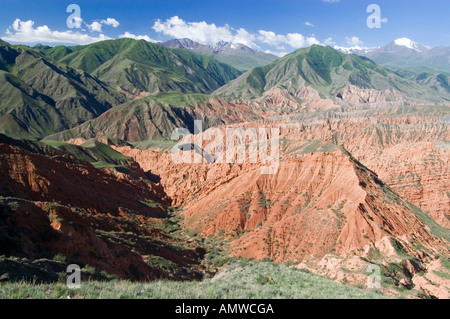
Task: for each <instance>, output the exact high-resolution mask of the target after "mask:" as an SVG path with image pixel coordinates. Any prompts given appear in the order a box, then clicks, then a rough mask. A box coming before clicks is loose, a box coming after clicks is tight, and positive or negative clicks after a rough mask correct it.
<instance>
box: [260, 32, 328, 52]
mask: <svg viewBox="0 0 450 319" xmlns="http://www.w3.org/2000/svg"><path fill="white" fill-rule="evenodd" d="M259 34H260V36H259V37H258V40H259V41H261V42H263V43H265V44H269V45H273V46H280V45H283V44H288V45H290V46H291V47H292V48H295V49H299V48H304V47H308V46H310V45H313V44H320V41H319V40H317V39H316V38H315V37H305V36H304V35H302V34H300V33H288V34H286V35H282V34H276V33H275V32H272V31H264V30H259Z"/></svg>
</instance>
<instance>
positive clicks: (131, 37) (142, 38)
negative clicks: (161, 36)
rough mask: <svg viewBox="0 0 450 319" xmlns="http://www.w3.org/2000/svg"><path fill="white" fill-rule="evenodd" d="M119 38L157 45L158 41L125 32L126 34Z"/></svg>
mask: <svg viewBox="0 0 450 319" xmlns="http://www.w3.org/2000/svg"><path fill="white" fill-rule="evenodd" d="M119 38H130V39H135V40H145V41H147V42H153V43H156V42H158V41H156V40H153V39H152V38H150V37H149V36H148V35H135V34H132V33H130V32H128V31H127V32H125V33H124V34H121V35H119Z"/></svg>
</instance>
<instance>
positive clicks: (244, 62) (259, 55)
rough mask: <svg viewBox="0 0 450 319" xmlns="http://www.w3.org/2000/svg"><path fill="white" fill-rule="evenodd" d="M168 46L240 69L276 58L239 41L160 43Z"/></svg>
mask: <svg viewBox="0 0 450 319" xmlns="http://www.w3.org/2000/svg"><path fill="white" fill-rule="evenodd" d="M161 45H162V46H165V47H168V48H179V49H188V50H192V51H194V52H197V53H200V54H204V55H208V56H211V57H214V58H215V59H217V60H218V61H220V62H223V63H227V64H229V65H231V66H233V67H234V68H236V69H238V70H240V71H247V70H249V69H252V68H254V67H258V66H263V65H266V64H268V63H270V62H272V61H274V60H276V59H278V57H277V56H275V55H273V54H268V53H264V52H261V51H257V50H253V49H252V48H250V47H248V46H246V45H244V44H241V43H230V42H225V41H220V42H218V43H216V44H214V45H204V44H200V43H198V42H195V41H192V40H190V39H173V40H169V41H166V42H164V43H162V44H161Z"/></svg>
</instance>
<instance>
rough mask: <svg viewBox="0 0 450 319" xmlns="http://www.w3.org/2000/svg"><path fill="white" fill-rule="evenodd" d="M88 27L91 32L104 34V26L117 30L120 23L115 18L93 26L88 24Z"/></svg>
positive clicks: (95, 22)
mask: <svg viewBox="0 0 450 319" xmlns="http://www.w3.org/2000/svg"><path fill="white" fill-rule="evenodd" d="M86 25H87V27H88V28H89V30H90V31H91V32H102V26H103V25H110V26H112V27H113V28H117V27H118V26H119V25H120V23H119V21H117V20H116V19H114V18H108V19H106V20H101V21H100V22H99V21H94V22H92V23H91V24H87V23H86Z"/></svg>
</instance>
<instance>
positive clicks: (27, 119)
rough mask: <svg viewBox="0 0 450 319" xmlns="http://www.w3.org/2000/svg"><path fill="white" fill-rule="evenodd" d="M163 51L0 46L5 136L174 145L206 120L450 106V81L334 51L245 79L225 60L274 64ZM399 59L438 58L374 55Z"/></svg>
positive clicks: (227, 50) (204, 52)
mask: <svg viewBox="0 0 450 319" xmlns="http://www.w3.org/2000/svg"><path fill="white" fill-rule="evenodd" d="M398 43H400V45H399V44H398ZM165 45H166V46H171V47H173V48H169V47H165V46H163V45H159V44H153V43H149V42H146V41H144V40H133V39H118V40H107V41H102V42H97V43H93V44H90V45H82V46H71V47H66V46H55V47H49V46H42V45H39V46H35V47H33V48H30V47H27V46H23V45H10V44H8V43H6V42H3V41H1V42H0V84H1V86H0V133H3V134H7V135H9V136H11V137H14V138H31V139H42V138H45V137H49V136H51V137H52V138H54V139H65V138H72V137H78V136H84V137H86V138H91V137H94V136H96V135H102V136H112V137H120V138H123V139H127V140H133V141H137V140H147V139H153V138H158V139H161V138H163V139H166V138H168V137H169V134H170V132H171V131H172V129H173V128H175V127H180V126H188V127H189V128H192V124H189V122H192V119H193V118H198V117H200V118H203V119H205V121H206V122H207V124H206V125H219V124H225V123H232V122H236V121H248V120H251V119H257V118H261V117H263V116H267V115H268V114H270V115H279V114H285V113H286V112H292V111H297V112H298V111H299V110H302V112H304V111H306V112H310V111H312V110H314V109H329V108H335V107H339V106H343V107H347V106H355V105H361V104H372V105H373V104H374V103H378V104H380V103H384V104H386V103H388V104H393V103H395V104H397V105H400V104H414V103H423V102H425V103H435V102H436V103H440V102H446V101H449V100H450V86H449V75H448V74H447V73H444V72H441V73H439V72H431V73H424V72H422V73H417V72H414V71H410V70H396V71H395V72H394V71H390V70H389V69H386V68H384V67H383V66H380V65H377V64H376V63H374V62H373V61H372V60H370V59H369V58H367V57H362V56H357V55H353V54H344V53H341V52H339V51H337V50H334V49H333V48H331V47H327V46H320V45H313V46H311V47H308V48H303V49H299V50H297V51H295V52H293V53H291V54H289V55H286V56H285V57H283V58H281V59H277V60H275V61H272V62H270V63H263V62H262V60H260V63H261V64H264V65H262V66H258V67H254V68H252V69H250V70H249V71H247V72H245V73H242V72H241V71H240V70H238V69H236V68H235V67H233V66H230V65H229V64H226V63H223V62H220V61H218V59H226V58H229V59H231V60H233V61H235V62H236V61H242V60H239V57H246V59H247V58H249V57H263V58H267V56H266V55H264V54H263V53H261V52H258V51H254V50H252V49H251V48H249V47H247V46H244V45H240V44H232V43H226V42H220V43H217V44H216V45H213V46H205V45H202V44H199V43H197V42H194V41H191V40H188V39H183V40H172V41H171V42H170V43H166V44H165ZM394 50H397V51H398V52H402V51H404V52H406V53H408V54H421V53H423V52H425V51H424V50H427V51H426V52H430V50H431V49H427V48H425V47H422V46H420V45H416V44H415V43H409V42H407V41H400V42H399V41H397V42H394V44H393V45H391V46H389V47H386V48H383V49H382V48H380V49H378V50H377V51H373V52H374V53H376V52H379V53H380V54H381V53H383V54H384V53H385V52H392V53H389V54H392V55H393V54H394V53H393V52H394ZM419 51H420V52H419ZM422 51H423V52H422ZM197 52H199V53H197ZM406 53H405V54H406ZM367 54H368V53H367ZM374 56H375V55H374ZM272 58H273V57H271V59H272ZM371 58H373V56H372V57H371ZM405 60H408V59H406V58H405ZM246 61H247V62H249V59H247V60H246ZM209 94H213V95H212V96H209ZM258 99H262V100H258ZM235 100H241V101H242V102H243V105H242V104H239V103H235V102H234V101H235ZM252 103H253V104H252ZM254 103H256V104H254ZM308 103H313V104H314V106H313V107H309V106H308Z"/></svg>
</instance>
